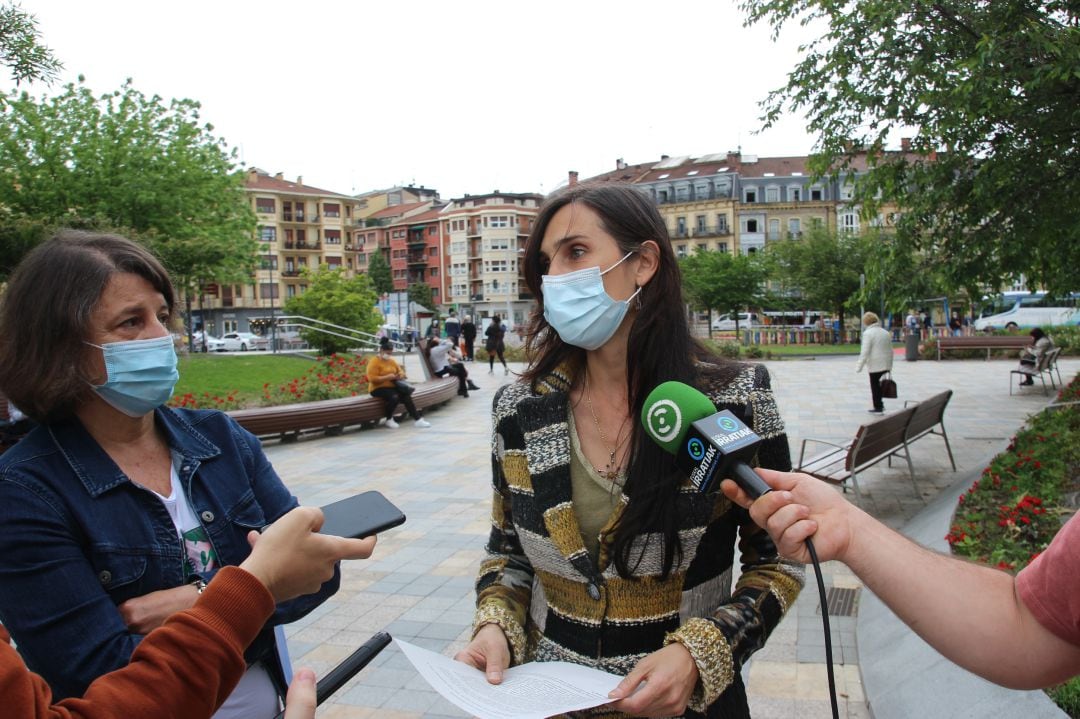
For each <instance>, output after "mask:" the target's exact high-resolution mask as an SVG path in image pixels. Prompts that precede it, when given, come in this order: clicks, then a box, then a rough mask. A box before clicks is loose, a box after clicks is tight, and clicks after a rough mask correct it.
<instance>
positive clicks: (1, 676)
mask: <svg viewBox="0 0 1080 719" xmlns="http://www.w3.org/2000/svg"><path fill="white" fill-rule="evenodd" d="M273 611H274V599H273V597H272V596H271V595H270V593H269V592H268V591H267V590H266V588H265V587H264V586H263V585H262V584H261V583H260V582H259V580H257V579H255V577H253V576H252V575H251V574H248V573H247V572H245V571H244V570H242V569H240V568H238V567H225V568H223V569H222V570H221V571H220V572H218V574H217V575H216V576H215V577H214V581H212V582H211V583H210V585H209V586H208V587H207V589H206V592H204V593H203V595H202V596H201V597H200V598H199V601H198V602H197V603H196V604H195V606H194V607H192V608H191V609H188V610H186V611H183V612H178V613H176V614H174V615H173V616H172V617H170V618H169V619H168V620H166V622H165V624H164V625H162V626H161V627H160V628H158V629H155V630H154V631H152V632H150V634H148V635H147V636H146V638H145V639H144V640H143V641H142V643H141V644H139V647H138V648H137V649H136V650H135V653H134V654H132V655H131V662H130V663H129V664H128V665H127V666H126V667H124V668H123V669H118V670H116V671H114V672H110V673H108V674H106V675H104V676H102V677H99V678H98V679H96V680H95V681H94V682H93V683H92V684H91V685H90V686H89V688H87V690H86V694H84V695H83V696H82V697H81V698H70V699H65V700H64V701H62V702H60V703H59V704H52V692H51V691H50V690H49V685H48V684H47V683H46V682H45V680H44V679H42V678H41V677H39V676H38V675H36V674H32V673H31V672H29V671H28V670H27V669H26V665H25V664H23V662H22V659H21V658H20V657H19V655H18V653H16V651H15V650H14V649H12V648H11V646H10V644H8V643H7V642H3V643H2V644H0V701H2V702H3V704H4V706H5V710H4V716H5V717H12V719H131V718H132V717H150V716H152V717H154V718H155V719H171V718H174V717H175V718H176V719H180V718H181V717H209V716H210V715H211V714H213V713H214V711H215V710H216V709H217V708H218V707H219V706H221V703H222V702H223V701H225V698H226V697H228V696H229V693H230V692H232V690H233V687H235V686H236V683H237V682H238V681H239V680H240V677H241V676H242V675H243V673H244V671H245V669H246V665H245V664H244V655H243V652H244V648H245V647H247V645H248V644H250V643H251V642H252V641H253V640H254V639H255V636H256V635H257V634H258V633H259V630H260V629H261V628H262V626H263V624H265V623H266V620H267V619H269V618H270V615H271V614H272V613H273Z"/></svg>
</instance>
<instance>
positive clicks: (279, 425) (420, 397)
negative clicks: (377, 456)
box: [229, 352, 457, 441]
mask: <svg viewBox="0 0 1080 719" xmlns="http://www.w3.org/2000/svg"><path fill="white" fill-rule="evenodd" d="M420 362H421V367H422V369H423V370H424V375H425V378H426V379H425V381H424V382H419V383H414V386H415V387H416V391H415V392H413V393H412V401H413V403H414V404H415V405H416V408H417V409H425V408H427V407H433V406H436V405H440V404H443V403H445V402H448V401H450V400H451V399H453V398H454V397H455V396H456V395H457V378H455V377H441V378H440V377H435V375H434V374H433V372H432V370H431V364H430V362H429V361H428V358H427V356H425V355H424V353H423V352H421V353H420ZM384 410H385V405H384V404H383V401H382V400H381V399H379V398H378V397H372V396H371V395H369V394H364V395H359V396H356V397H343V398H340V399H326V400H320V401H318V402H300V403H297V404H283V405H277V406H274V407H252V408H250V409H235V410H232V411H230V412H229V416H231V417H232V418H233V419H235V420H236V421H237V422H238V423H239V424H240V426H241V427H243V428H244V429H246V430H247V431H249V432H251V433H252V434H254V435H255V436H257V437H262V438H269V437H274V436H277V437H280V438H281V440H282V441H290V440H293V439H296V438H297V437H298V436H299V435H300V434H301V433H303V432H312V431H324V432H327V433H330V434H340V433H341V432H342V431H343V430H344V429H345V427H348V426H351V425H357V424H365V423H374V422H377V421H379V420H380V419H382V417H383V414H384Z"/></svg>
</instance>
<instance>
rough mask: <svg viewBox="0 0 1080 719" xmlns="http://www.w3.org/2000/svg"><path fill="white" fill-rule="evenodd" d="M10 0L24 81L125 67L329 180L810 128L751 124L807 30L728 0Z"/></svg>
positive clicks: (630, 154) (552, 171)
mask: <svg viewBox="0 0 1080 719" xmlns="http://www.w3.org/2000/svg"><path fill="white" fill-rule="evenodd" d="M20 4H21V6H22V7H23V8H24V9H25V10H27V11H28V12H30V13H32V14H34V15H35V16H36V17H37V19H38V23H39V29H40V31H41V34H42V38H43V41H44V42H45V44H47V45H48V46H49V47H51V48H52V50H53V51H54V53H55V54H56V56H57V57H58V58H59V59H60V60H61V62H63V63H64V66H65V69H64V72H63V74H62V75H61V79H60V82H59V83H58V84H56V85H55V86H54V87H53V88H49V87H47V86H43V85H39V84H38V85H32V86H30V88H29V89H30V91H31V92H33V93H35V94H41V93H48V92H50V90H52V91H58V90H59V87H60V85H62V84H64V83H67V82H72V81H75V80H76V78H77V77H78V76H79V75H80V74H81V75H84V76H85V78H86V84H87V86H88V87H90V88H91V89H92V90H93V91H94V92H95V93H97V94H103V93H105V92H109V91H112V90H115V89H117V88H119V87H120V86H121V84H122V83H123V82H124V80H125V79H127V78H131V79H132V81H133V84H134V86H135V87H136V88H137V89H139V90H141V91H142V92H144V93H146V94H153V93H157V94H159V95H161V96H162V97H164V98H166V99H168V98H174V97H175V98H181V97H184V98H191V99H194V100H197V101H199V102H200V103H201V104H202V113H201V116H202V118H203V120H205V121H207V122H210V123H212V124H213V126H214V134H215V135H216V136H217V137H220V138H223V139H224V140H225V141H226V142H227V143H228V144H229V145H230V146H233V147H236V148H237V149H238V151H239V153H240V158H241V161H242V165H243V166H244V167H250V166H256V167H259V168H261V169H263V170H266V171H268V172H270V173H276V172H282V173H284V176H285V178H286V179H289V180H295V179H296V177H297V176H303V178H304V183H305V184H307V185H311V186H315V187H319V188H322V189H326V190H331V191H334V192H340V193H343V194H355V193H360V192H366V191H369V190H376V189H381V188H388V187H393V186H395V185H401V184H415V185H423V186H425V187H428V188H435V189H437V190H438V191H439V193H440V195H441V197H442V198H443V199H451V198H455V197H462V196H463V195H464V194H466V193H468V194H474V195H475V194H482V193H486V192H492V191H495V190H500V191H502V192H539V193H547V192H550V191H552V190H554V189H555V188H556V187H557V186H559V185H560V184H561V183H563V182H565V181H566V178H567V173H568V171H570V170H575V171H577V172H578V173H579V174H580V176H581V178H583V179H584V178H587V177H590V176H592V175H596V174H599V173H602V172H607V171H609V170H613V169H615V163H616V160H617V159H620V158H621V159H623V160H625V161H626V162H628V163H631V164H633V163H640V162H648V161H656V160H659V158H660V156H661V155H671V156H679V155H690V156H694V157H700V156H701V155H706V154H711V153H717V152H726V151H728V150H735V149H736V148H739V147H741V148H742V151H743V152H744V153H746V154H752V155H759V156H763V157H769V156H781V155H805V154H808V153H809V152H810V151H811V150H812V149H813V146H814V139H813V138H812V137H810V136H809V135H808V134H807V133H806V132H805V129H804V126H805V121H804V120H803V119H802V118H801V117H796V116H790V117H786V118H784V119H783V120H782V121H781V122H780V123H779V124H778V125H777V127H775V128H773V129H770V130H769V131H767V132H764V133H760V134H759V132H758V131H759V130H760V128H761V124H762V123H761V121H760V119H759V118H760V115H761V108H760V107H759V102H760V101H761V100H763V99H764V98H765V96H766V95H767V93H768V91H769V90H772V89H775V88H778V87H780V86H782V85H783V84H784V83H785V82H786V75H787V72H788V71H789V70H790V69H791V68H792V67H793V66H794V64H795V62H797V60H798V57H799V53H798V45H799V43H800V42H807V41H809V40H810V39H811V35H810V34H809V31H807V30H805V29H801V28H797V27H796V28H792V29H791V30H787V29H785V32H784V33H783V34H782V35H781V37H780V39H779V40H778V41H777V42H775V43H774V42H773V41H772V40H771V39H770V32H769V29H768V28H766V27H762V26H756V27H753V28H745V27H743V14H742V12H741V11H740V10H739V9H738V7H737V5H736V4H735V2H733V1H732V0H712V1H701V0H677V1H676V2H667V3H649V2H634V1H633V0H630V1H628V0H621V1H618V2H612V1H609V0H577V2H569V1H567V0H545V2H513V0H501V1H500V2H488V1H487V0H457V1H456V2H446V1H445V0H444V1H442V2H429V1H428V0H412V1H411V2H347V1H346V0H339V1H337V2H334V1H332V0H304V1H303V2H278V0H261V1H259V2H249V1H248V0H217V1H216V2H207V1H206V0H185V2H170V3H165V2H159V1H155V0H137V1H131V0H93V2H80V1H78V0H21V2H20ZM800 33H801V34H800ZM6 87H10V82H9V83H8V84H7V85H6Z"/></svg>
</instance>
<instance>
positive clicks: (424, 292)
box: [408, 282, 435, 310]
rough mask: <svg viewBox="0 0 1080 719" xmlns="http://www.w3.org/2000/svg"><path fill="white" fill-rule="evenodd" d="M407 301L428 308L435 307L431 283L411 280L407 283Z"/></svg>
mask: <svg viewBox="0 0 1080 719" xmlns="http://www.w3.org/2000/svg"><path fill="white" fill-rule="evenodd" d="M408 293H409V302H415V303H416V304H418V305H420V306H421V307H426V308H428V309H429V310H434V309H435V298H434V297H432V295H431V285H429V284H427V283H426V282H413V283H412V284H411V285H409V289H408Z"/></svg>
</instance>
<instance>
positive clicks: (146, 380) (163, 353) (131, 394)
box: [86, 335, 180, 417]
mask: <svg viewBox="0 0 1080 719" xmlns="http://www.w3.org/2000/svg"><path fill="white" fill-rule="evenodd" d="M86 344H88V345H90V346H91V347H97V348H98V349H100V350H101V353H102V355H103V356H104V358H105V374H106V379H105V383H104V384H100V385H91V386H92V387H93V388H94V391H95V392H97V393H98V396H100V397H101V398H102V399H103V400H105V401H106V402H108V403H109V404H110V405H112V406H113V407H115V408H116V409H117V410H119V411H121V412H123V413H124V414H126V415H127V416H129V417H142V416H143V415H145V414H147V413H148V412H152V411H153V410H154V408H155V407H159V406H161V405H163V404H165V403H166V402H168V401H169V398H170V397H172V393H173V388H175V387H176V382H177V380H179V379H180V373H179V372H178V371H177V369H176V349H175V348H174V347H173V338H172V336H171V335H164V336H162V337H154V338H152V339H148V340H130V341H128V342H108V343H106V344H103V345H96V344H93V343H92V342H87V343H86Z"/></svg>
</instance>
